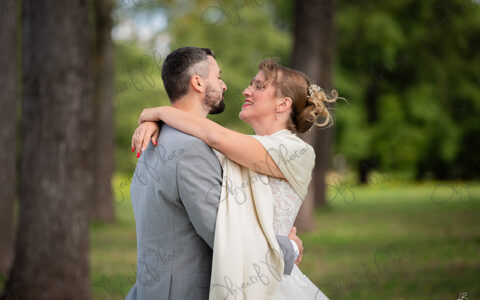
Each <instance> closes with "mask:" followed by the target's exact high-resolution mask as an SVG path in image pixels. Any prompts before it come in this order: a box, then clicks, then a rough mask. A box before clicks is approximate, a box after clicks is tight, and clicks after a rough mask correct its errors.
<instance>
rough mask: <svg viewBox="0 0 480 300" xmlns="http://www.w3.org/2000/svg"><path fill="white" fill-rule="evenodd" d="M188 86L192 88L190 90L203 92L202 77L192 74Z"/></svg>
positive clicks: (203, 83)
mask: <svg viewBox="0 0 480 300" xmlns="http://www.w3.org/2000/svg"><path fill="white" fill-rule="evenodd" d="M190 85H191V86H192V88H193V89H194V90H195V91H197V92H200V93H201V92H203V91H204V90H205V81H204V80H203V78H202V77H200V76H198V75H196V74H194V75H193V76H192V77H191V78H190Z"/></svg>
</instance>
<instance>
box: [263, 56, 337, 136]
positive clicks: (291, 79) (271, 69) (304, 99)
mask: <svg viewBox="0 0 480 300" xmlns="http://www.w3.org/2000/svg"><path fill="white" fill-rule="evenodd" d="M258 69H259V70H260V71H263V74H264V75H265V83H271V84H273V86H274V87H275V88H276V93H277V95H276V96H277V97H289V98H290V99H292V113H291V115H290V118H289V120H288V123H287V127H288V129H289V130H290V131H292V132H299V133H304V132H306V131H307V130H308V129H310V127H312V126H313V125H315V126H319V127H325V126H330V125H332V124H333V118H332V116H331V115H330V112H329V111H328V109H327V107H326V104H327V103H333V102H335V101H337V98H338V93H337V91H336V90H333V91H332V93H331V95H327V94H326V93H325V92H324V91H323V89H322V88H320V87H319V86H317V85H316V84H313V85H312V84H311V83H310V79H309V78H308V77H307V75H305V74H303V73H302V72H300V71H297V70H293V69H290V68H287V67H284V66H280V65H279V64H278V60H277V59H276V58H270V59H266V60H264V61H262V62H261V63H260V64H259V65H258ZM317 118H320V119H321V120H323V121H322V122H321V123H317Z"/></svg>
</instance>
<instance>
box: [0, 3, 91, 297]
mask: <svg viewBox="0 0 480 300" xmlns="http://www.w3.org/2000/svg"><path fill="white" fill-rule="evenodd" d="M22 10H23V12H22V16H23V26H22V32H23V45H22V49H23V55H22V57H23V74H24V75H23V105H22V109H23V116H22V133H23V139H22V155H21V167H20V209H19V220H18V230H17V238H16V256H15V260H14V264H13V268H12V271H11V273H10V276H9V279H8V281H7V285H6V291H7V292H6V294H4V298H6V299H82V300H83V299H90V297H91V295H90V277H89V267H88V249H89V239H88V229H89V227H88V224H89V214H90V212H91V201H92V200H91V199H92V196H93V195H92V191H93V173H94V172H93V162H94V160H93V157H94V155H95V153H94V152H93V151H92V146H93V138H94V136H93V100H92V99H93V96H92V86H93V84H92V83H93V76H92V73H93V72H92V63H91V57H90V54H91V51H92V50H91V49H90V43H89V41H90V36H89V33H90V29H91V28H90V27H89V26H88V21H89V20H88V1H87V0H75V1H63V0H56V1H55V0H52V1H34V0H25V1H22Z"/></svg>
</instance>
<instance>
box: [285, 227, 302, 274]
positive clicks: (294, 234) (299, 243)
mask: <svg viewBox="0 0 480 300" xmlns="http://www.w3.org/2000/svg"><path fill="white" fill-rule="evenodd" d="M288 238H289V239H291V240H292V241H294V242H295V244H297V248H298V251H299V254H298V257H297V259H296V260H295V262H294V263H295V264H296V265H297V266H298V265H299V264H300V263H301V262H302V258H303V245H302V240H301V239H300V238H299V237H298V236H297V227H292V230H290V233H289V234H288Z"/></svg>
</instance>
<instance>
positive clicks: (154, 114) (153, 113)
mask: <svg viewBox="0 0 480 300" xmlns="http://www.w3.org/2000/svg"><path fill="white" fill-rule="evenodd" d="M162 109H163V107H161V106H159V107H153V108H145V109H144V110H143V111H142V113H141V114H140V119H138V125H140V124H142V123H143V122H147V121H153V122H155V121H160V118H159V115H160V112H161V111H162Z"/></svg>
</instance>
